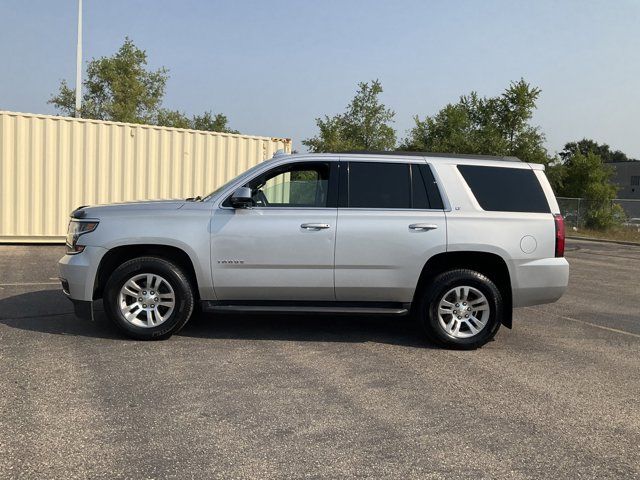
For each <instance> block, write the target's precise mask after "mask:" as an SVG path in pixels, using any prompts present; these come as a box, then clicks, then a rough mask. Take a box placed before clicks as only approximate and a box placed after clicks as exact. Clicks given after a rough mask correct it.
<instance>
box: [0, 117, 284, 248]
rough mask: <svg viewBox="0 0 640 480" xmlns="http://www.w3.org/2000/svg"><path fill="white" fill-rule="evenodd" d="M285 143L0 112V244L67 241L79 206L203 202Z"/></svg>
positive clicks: (282, 140) (248, 137) (201, 132)
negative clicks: (187, 199)
mask: <svg viewBox="0 0 640 480" xmlns="http://www.w3.org/2000/svg"><path fill="white" fill-rule="evenodd" d="M279 149H284V151H285V152H290V151H291V140H289V139H285V138H270V137H256V136H250V135H233V134H226V133H216V132H203V131H198V130H185V129H180V128H166V127H157V126H153V125H137V124H129V123H117V122H103V121H97V120H84V119H75V118H68V117H55V116H48V115H32V114H23V113H14V112H5V111H0V243H7V242H34V243H36V242H53V241H61V240H63V239H64V236H65V233H66V230H67V223H68V221H69V213H70V212H71V211H72V210H73V209H75V208H77V207H78V206H80V205H90V204H101V203H113V202H126V201H132V200H147V199H165V198H166V199H171V198H185V197H192V196H196V195H205V194H207V193H209V192H211V191H213V190H215V189H216V188H217V187H218V186H220V185H222V184H223V183H224V182H226V181H227V180H229V179H231V178H233V177H235V176H236V175H238V174H239V173H241V172H243V171H245V170H246V169H248V168H249V167H252V166H253V165H255V164H257V163H259V162H261V161H263V160H265V159H268V158H271V157H272V156H273V154H274V153H275V152H276V151H277V150H279Z"/></svg>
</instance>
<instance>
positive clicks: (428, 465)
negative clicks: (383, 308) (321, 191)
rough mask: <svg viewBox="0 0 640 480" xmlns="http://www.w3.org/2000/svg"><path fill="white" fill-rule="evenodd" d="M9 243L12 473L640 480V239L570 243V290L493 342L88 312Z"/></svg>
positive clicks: (345, 323)
mask: <svg viewBox="0 0 640 480" xmlns="http://www.w3.org/2000/svg"><path fill="white" fill-rule="evenodd" d="M62 254H63V247H60V246H0V478H2V479H5V478H7V479H9V478H11V479H13V478H25V479H26V478H29V479H31V478H33V479H44V478H47V479H49V478H64V479H75V478H83V479H84V478H91V479H96V478H109V479H120V478H123V479H124V478H136V479H151V478H157V479H160V478H187V479H191V478H224V479H230V478H247V479H271V478H273V479H275V478H323V479H324V478H326V479H336V478H358V479H360V478H372V479H379V478H389V479H392V478H393V479H399V478H402V479H411V478H415V479H429V478H492V479H493V478H514V479H520V478H540V479H551V478H571V479H580V478H585V479H587V478H588V479H592V478H616V479H618V478H640V455H639V454H638V448H639V446H640V308H638V304H639V303H640V247H634V246H624V245H613V244H603V243H597V242H582V241H580V242H578V241H569V243H568V248H567V257H568V259H569V262H570V263H571V281H570V287H569V290H568V292H567V293H566V295H565V296H564V297H563V298H562V299H561V300H560V301H559V302H557V303H555V304H551V305H544V306H538V307H532V308H524V309H519V310H516V312H515V317H514V329H513V330H508V329H505V328H502V329H501V330H500V332H499V333H498V335H497V337H496V339H495V341H493V342H491V343H489V344H488V345H486V346H485V347H484V348H482V349H480V350H476V351H470V352H468V351H449V350H443V349H438V348H435V347H433V346H432V345H430V344H428V343H426V342H425V341H424V340H423V338H422V336H421V335H420V333H419V331H418V329H417V328H416V327H415V326H414V325H413V323H411V322H410V321H409V320H407V319H397V318H367V317H353V318H351V317H327V316H306V317H291V316H284V317H277V316H269V317H265V316H200V317H198V318H195V319H194V320H193V321H192V322H190V323H189V324H188V325H187V326H186V327H185V329H184V330H183V331H182V332H181V333H180V334H179V335H176V336H174V337H173V338H171V339H170V340H168V341H164V342H150V343H145V342H137V341H132V340H128V339H125V338H123V337H122V336H121V335H120V334H119V333H118V332H117V331H116V330H115V329H114V328H113V327H112V326H111V325H110V324H109V322H108V321H107V320H106V319H105V318H104V316H103V315H102V314H98V315H97V319H96V321H95V322H93V323H92V322H86V321H82V320H78V319H76V318H75V317H74V316H73V315H72V314H71V311H72V308H71V304H70V303H69V302H68V301H67V300H66V299H64V298H63V296H62V293H61V291H60V289H59V287H58V284H57V281H56V277H57V267H56V261H57V259H58V258H59V257H60V256H61V255H62Z"/></svg>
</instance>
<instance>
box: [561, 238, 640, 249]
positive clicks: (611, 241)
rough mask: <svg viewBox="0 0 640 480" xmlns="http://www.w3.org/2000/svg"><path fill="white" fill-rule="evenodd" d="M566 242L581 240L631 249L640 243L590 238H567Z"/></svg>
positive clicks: (639, 245)
mask: <svg viewBox="0 0 640 480" xmlns="http://www.w3.org/2000/svg"><path fill="white" fill-rule="evenodd" d="M567 240H581V241H585V242H600V243H615V244H618V245H631V246H632V247H640V242H627V241H624V240H605V239H603V238H591V237H574V236H567Z"/></svg>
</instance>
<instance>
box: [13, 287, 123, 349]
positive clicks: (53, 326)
mask: <svg viewBox="0 0 640 480" xmlns="http://www.w3.org/2000/svg"><path fill="white" fill-rule="evenodd" d="M97 310H98V309H97V308H96V311H97ZM97 313H98V315H96V316H95V317H96V320H95V321H93V322H92V321H90V320H82V319H79V318H77V317H76V316H75V315H74V314H73V305H71V302H70V301H69V300H67V299H66V298H65V296H64V294H63V293H62V291H61V290H60V289H56V290H38V291H34V292H27V293H21V294H19V295H14V296H11V297H6V298H0V324H3V325H7V326H8V327H11V328H17V329H21V330H29V331H33V332H41V333H49V334H55V335H70V336H83V337H94V338H113V339H118V338H125V337H124V336H123V335H121V334H120V332H118V331H117V330H116V329H115V328H113V325H111V324H109V323H108V321H107V319H106V318H104V315H101V314H100V312H97Z"/></svg>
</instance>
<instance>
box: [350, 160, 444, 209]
mask: <svg viewBox="0 0 640 480" xmlns="http://www.w3.org/2000/svg"><path fill="white" fill-rule="evenodd" d="M347 190H348V194H347V197H348V202H346V203H347V205H346V206H349V207H352V208H397V209H423V210H427V209H434V208H436V209H441V208H442V199H441V198H440V193H439V192H438V188H437V185H436V184H435V180H434V178H433V175H432V173H431V170H430V169H429V167H428V166H427V165H420V164H414V163H382V162H350V163H349V182H348V186H347Z"/></svg>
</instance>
